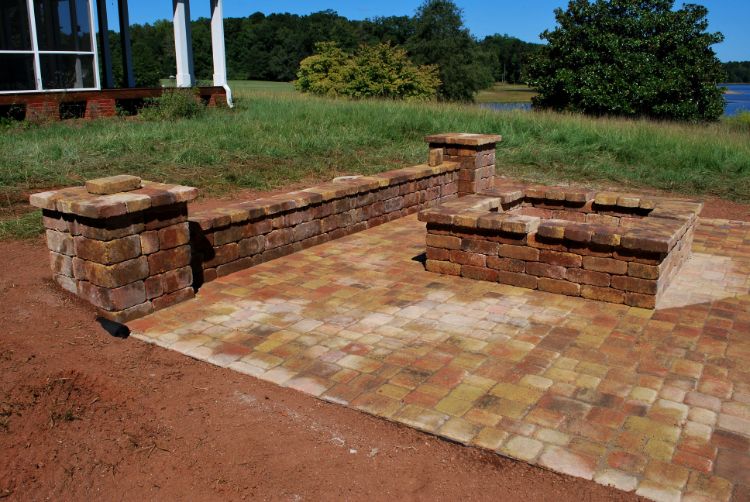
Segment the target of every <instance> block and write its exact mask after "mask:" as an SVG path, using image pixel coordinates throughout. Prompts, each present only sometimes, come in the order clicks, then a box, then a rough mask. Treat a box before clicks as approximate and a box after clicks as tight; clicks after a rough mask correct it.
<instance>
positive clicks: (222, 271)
mask: <svg viewBox="0 0 750 502" xmlns="http://www.w3.org/2000/svg"><path fill="white" fill-rule="evenodd" d="M276 249H283V248H276ZM261 261H262V255H255V256H247V257H245V258H240V259H239V260H234V261H232V262H229V263H225V264H224V265H219V266H218V267H216V275H217V276H218V277H223V276H225V275H229V274H233V273H235V272H239V271H240V270H245V269H246V268H250V267H254V266H255V265H258V264H260V263H261Z"/></svg>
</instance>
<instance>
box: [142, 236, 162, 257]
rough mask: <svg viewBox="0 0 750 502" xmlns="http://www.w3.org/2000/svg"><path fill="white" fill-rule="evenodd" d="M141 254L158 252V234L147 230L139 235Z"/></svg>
mask: <svg viewBox="0 0 750 502" xmlns="http://www.w3.org/2000/svg"><path fill="white" fill-rule="evenodd" d="M140 238H141V253H143V254H151V253H156V252H157V251H159V232H158V231H156V230H148V231H146V232H143V233H141V235H140Z"/></svg>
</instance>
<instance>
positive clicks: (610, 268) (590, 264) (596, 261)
mask: <svg viewBox="0 0 750 502" xmlns="http://www.w3.org/2000/svg"><path fill="white" fill-rule="evenodd" d="M583 268H585V269H586V270H593V271H595V272H606V273H608V274H617V275H624V274H627V273H628V264H627V263H626V262H623V261H620V260H613V259H611V258H599V257H597V256H584V257H583Z"/></svg>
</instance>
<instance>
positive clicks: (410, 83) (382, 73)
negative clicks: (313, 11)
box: [295, 42, 440, 100]
mask: <svg viewBox="0 0 750 502" xmlns="http://www.w3.org/2000/svg"><path fill="white" fill-rule="evenodd" d="M439 85H440V79H439V78H438V77H437V67H435V66H417V65H415V64H414V63H412V62H411V61H409V58H408V57H407V56H406V51H405V50H404V49H401V48H399V47H393V46H391V45H390V44H389V43H385V44H377V45H372V46H368V45H362V46H360V48H359V49H358V50H357V51H356V52H355V53H354V54H348V53H346V52H345V51H343V50H342V49H341V48H340V47H339V46H338V45H337V44H336V43H335V42H322V43H318V44H317V45H316V48H315V54H313V55H312V56H310V57H308V58H305V59H304V60H302V63H300V67H299V70H298V72H297V81H296V82H295V86H296V88H297V89H298V90H299V91H301V92H309V93H312V94H318V95H322V96H347V97H351V98H388V99H405V100H429V99H434V98H435V96H436V95H437V88H438V86H439Z"/></svg>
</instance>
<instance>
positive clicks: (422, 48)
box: [407, 0, 492, 101]
mask: <svg viewBox="0 0 750 502" xmlns="http://www.w3.org/2000/svg"><path fill="white" fill-rule="evenodd" d="M407 48H408V50H409V55H410V56H411V59H412V60H413V61H414V62H415V63H417V64H431V65H438V67H439V68H440V80H441V81H442V85H441V86H440V89H439V90H438V97H439V99H442V100H447V101H473V100H474V94H475V93H476V92H477V91H479V90H481V89H485V88H487V87H489V86H490V85H491V84H492V75H491V72H490V70H489V68H488V64H487V62H486V61H485V60H484V58H483V57H482V56H483V54H482V53H481V52H480V51H479V48H478V46H477V43H476V41H475V40H474V39H473V38H472V36H471V34H470V33H469V30H467V29H466V28H465V27H464V22H463V19H462V17H461V10H460V9H459V8H458V7H457V6H456V4H455V3H453V2H452V1H450V0H425V3H423V4H422V5H421V6H420V7H419V9H418V10H417V13H416V16H415V19H414V35H412V37H411V38H410V39H409V41H408V43H407Z"/></svg>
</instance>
